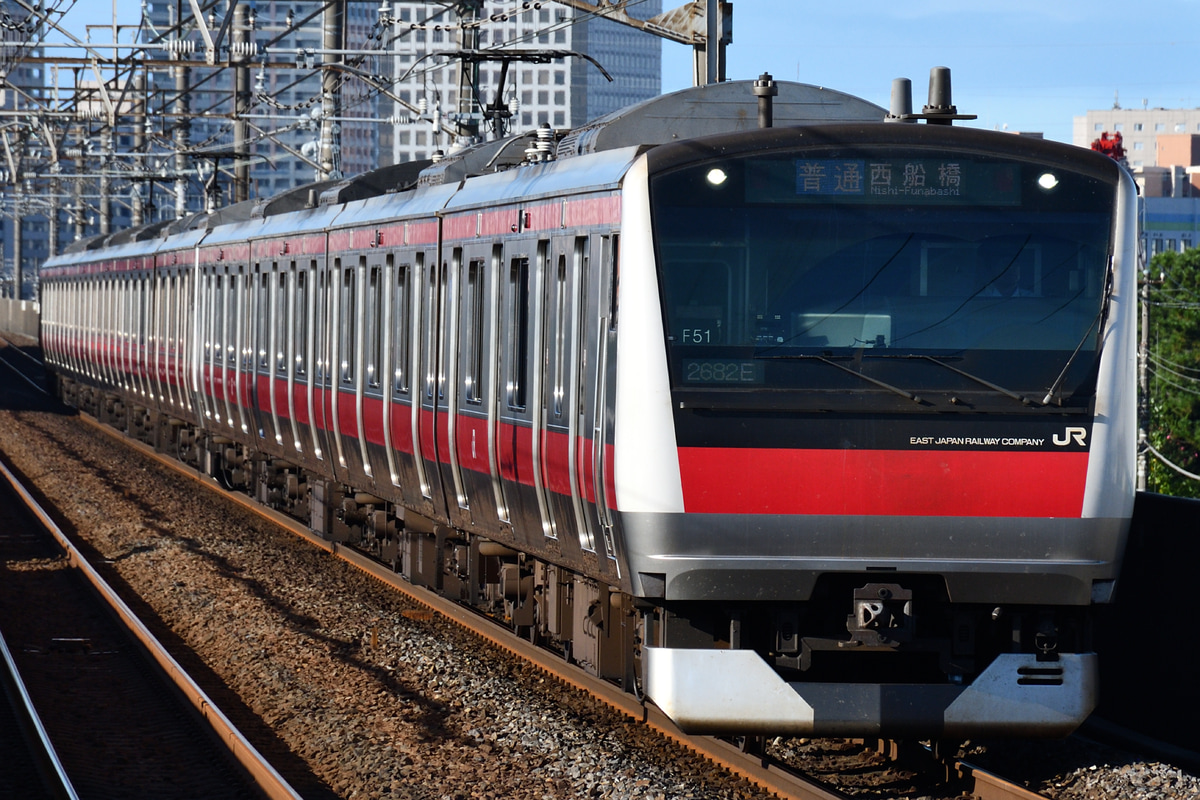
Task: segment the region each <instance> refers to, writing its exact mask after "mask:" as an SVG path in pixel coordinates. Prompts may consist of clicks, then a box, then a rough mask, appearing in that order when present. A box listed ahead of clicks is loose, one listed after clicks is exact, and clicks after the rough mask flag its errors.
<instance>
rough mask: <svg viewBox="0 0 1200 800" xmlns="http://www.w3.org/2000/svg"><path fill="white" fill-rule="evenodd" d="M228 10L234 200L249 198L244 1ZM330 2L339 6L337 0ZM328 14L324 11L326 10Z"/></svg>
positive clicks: (247, 27)
mask: <svg viewBox="0 0 1200 800" xmlns="http://www.w3.org/2000/svg"><path fill="white" fill-rule="evenodd" d="M230 2H231V3H235V4H236V5H235V6H234V8H232V9H230V10H231V11H232V13H233V49H232V53H231V55H230V59H229V60H230V62H231V63H232V64H233V83H234V89H233V197H232V200H233V202H234V203H241V202H243V201H246V200H249V199H250V150H249V147H248V146H247V144H246V139H247V133H248V124H247V122H246V116H245V115H246V114H248V113H249V112H250V67H249V63H250V59H249V48H250V25H249V24H248V18H247V15H246V4H245V3H239V2H238V0H230ZM331 5H335V6H341V5H342V3H341V2H340V0H339V1H338V2H335V3H332V4H331ZM326 13H328V10H327V11H326Z"/></svg>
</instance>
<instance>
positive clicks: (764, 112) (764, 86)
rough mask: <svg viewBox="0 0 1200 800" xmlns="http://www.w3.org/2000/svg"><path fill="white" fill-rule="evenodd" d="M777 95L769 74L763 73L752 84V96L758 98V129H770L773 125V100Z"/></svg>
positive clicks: (776, 88) (773, 80)
mask: <svg viewBox="0 0 1200 800" xmlns="http://www.w3.org/2000/svg"><path fill="white" fill-rule="evenodd" d="M778 94H779V87H778V86H777V85H776V84H775V79H774V78H772V77H771V73H769V72H764V73H763V74H762V75H759V76H758V80H756V81H755V82H754V96H755V97H757V98H758V127H760V128H770V127H772V126H773V125H774V123H775V108H774V102H775V101H774V99H773V98H775V97H776V96H777V95H778Z"/></svg>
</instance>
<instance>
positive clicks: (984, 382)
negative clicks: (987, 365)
mask: <svg viewBox="0 0 1200 800" xmlns="http://www.w3.org/2000/svg"><path fill="white" fill-rule="evenodd" d="M883 358H917V359H921V360H923V361H932V362H933V363H934V364H937V365H938V366H939V367H945V368H946V369H948V370H950V371H951V372H954V373H957V374H958V375H962V376H963V377H964V378H966V379H967V380H972V381H975V382H976V383H978V384H979V385H980V386H986V387H987V388H989V389H991V390H992V391H993V392H998V393H1000V394H1002V395H1004V396H1005V397H1011V398H1012V399H1013V400H1018V401H1020V402H1021V403H1022V404H1023V405H1027V406H1033V405H1045V403H1044V402H1043V403H1039V402H1038V401H1037V400H1034V399H1033V398H1031V397H1026V396H1025V395H1023V394H1017V393H1016V392H1014V391H1012V390H1011V389H1005V388H1004V387H1003V386H1001V385H999V384H996V383H992V382H991V381H989V380H988V379H987V378H981V377H979V376H978V375H972V374H971V373H969V372H967V371H966V370H961V369H959V368H958V367H956V366H954V365H952V364H947V363H946V362H945V361H942V360H940V359H937V358H934V357H933V356H928V355H917V354H916V353H910V354H909V355H904V356H883Z"/></svg>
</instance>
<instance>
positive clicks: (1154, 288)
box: [1145, 248, 1200, 497]
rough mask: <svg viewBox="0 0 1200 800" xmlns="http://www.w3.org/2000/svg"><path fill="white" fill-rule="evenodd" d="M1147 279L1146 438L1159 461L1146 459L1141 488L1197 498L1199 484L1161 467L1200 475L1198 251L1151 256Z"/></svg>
mask: <svg viewBox="0 0 1200 800" xmlns="http://www.w3.org/2000/svg"><path fill="white" fill-rule="evenodd" d="M1149 274H1150V276H1151V284H1150V287H1149V302H1150V309H1149V319H1150V323H1149V347H1148V353H1147V369H1148V376H1149V392H1148V394H1149V396H1148V397H1147V398H1145V401H1146V403H1147V408H1148V412H1149V422H1148V428H1147V437H1148V439H1149V442H1150V444H1151V446H1152V447H1154V449H1155V450H1157V451H1158V453H1160V454H1161V456H1162V458H1161V459H1160V458H1158V457H1157V456H1155V455H1154V454H1153V453H1151V454H1149V459H1148V463H1149V471H1148V474H1147V480H1146V483H1147V488H1149V489H1150V491H1153V492H1159V493H1161V494H1172V495H1179V496H1181V497H1200V481H1198V480H1194V479H1192V478H1189V477H1187V476H1185V475H1182V474H1180V472H1179V471H1178V470H1175V469H1172V468H1171V467H1169V466H1168V465H1167V464H1165V463H1163V459H1165V460H1167V461H1170V462H1171V463H1172V464H1174V465H1175V466H1176V467H1179V468H1180V469H1182V470H1184V471H1186V472H1189V473H1191V474H1193V475H1200V248H1193V249H1191V250H1187V251H1186V252H1183V253H1175V252H1166V253H1160V254H1158V255H1156V256H1155V257H1154V258H1153V259H1152V260H1151V262H1150V270H1149ZM1160 276H1161V280H1158V278H1159V277H1160Z"/></svg>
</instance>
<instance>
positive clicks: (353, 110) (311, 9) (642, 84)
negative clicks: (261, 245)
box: [150, 0, 662, 203]
mask: <svg viewBox="0 0 1200 800" xmlns="http://www.w3.org/2000/svg"><path fill="white" fill-rule="evenodd" d="M475 2H476V3H477V10H476V11H475V12H474V13H472V14H465V15H464V16H460V15H459V11H462V10H463V9H462V8H461V7H462V6H470V5H472V2H471V0H461V2H460V3H458V4H455V3H450V2H437V1H435V0H417V1H416V2H408V1H407V0H394V2H392V3H391V4H390V5H389V4H388V3H387V2H384V3H382V4H381V3H379V2H377V0H370V1H369V2H365V1H363V0H344V26H343V30H344V34H343V37H342V40H341V42H340V43H339V44H340V46H339V47H337V48H335V49H336V50H338V51H339V52H338V53H337V54H336V55H335V56H334V58H335V59H336V60H337V61H339V62H343V63H344V65H345V68H339V69H337V70H336V73H335V74H336V76H337V88H338V96H339V97H340V104H339V109H338V111H337V117H336V121H337V125H336V131H337V133H336V138H335V147H334V151H333V152H334V158H333V166H334V175H335V176H338V175H341V176H347V175H353V174H357V173H360V172H364V171H367V170H370V169H374V168H376V167H379V166H384V165H387V164H391V163H398V162H404V161H414V160H423V159H427V158H430V157H432V156H433V154H434V153H435V151H438V150H441V151H443V152H449V151H450V149H451V147H452V146H454V145H455V144H461V143H463V142H464V141H467V137H466V136H465V135H464V134H465V133H467V132H469V131H470V128H471V127H474V130H475V131H477V132H478V134H479V138H489V137H490V136H493V135H495V132H494V129H493V128H492V127H491V126H490V124H489V122H488V121H487V120H485V119H484V118H483V115H482V114H481V113H480V107H481V106H483V105H487V104H491V103H493V101H494V100H496V93H497V88H498V86H499V83H500V78H501V73H502V72H504V70H503V68H502V60H500V58H499V57H497V58H496V59H495V60H493V59H490V58H488V53H489V52H491V51H495V52H496V53H500V52H504V51H509V52H508V55H507V56H506V58H508V60H509V66H508V70H507V72H506V73H505V81H504V87H503V90H502V96H501V98H500V105H499V106H498V108H500V109H501V110H502V113H503V116H504V119H505V122H506V128H507V131H508V132H509V133H514V132H521V131H524V130H529V129H533V128H536V127H537V126H538V125H539V124H541V123H548V124H550V125H552V126H553V127H555V128H559V129H562V128H569V127H573V126H576V125H579V124H582V123H583V122H586V121H587V120H589V119H592V118H594V117H596V116H599V115H601V114H604V113H607V112H609V111H612V110H614V109H616V108H620V107H622V106H624V105H628V104H630V103H634V102H638V101H640V100H644V99H647V98H650V97H654V96H656V95H657V94H659V91H660V85H661V78H660V76H661V70H662V64H661V40H660V39H659V38H657V37H655V36H653V35H650V34H646V33H642V32H640V31H637V30H635V29H632V28H628V27H625V26H621V25H618V24H616V23H613V22H609V21H607V20H604V19H599V18H596V17H595V16H594V15H591V14H586V13H583V12H577V11H572V10H570V9H568V8H566V7H565V6H555V5H553V4H551V3H549V2H521V1H520V0H475ZM179 5H180V4H179V3H176V2H172V3H155V4H153V6H151V11H150V20H151V22H152V24H153V25H154V26H155V27H156V28H157V29H158V30H160V31H166V30H169V29H170V28H171V26H172V24H173V23H174V17H175V15H176V14H177V13H178V12H177V11H176V9H177V8H178V7H179ZM322 7H323V4H322V3H321V2H318V1H317V0H259V2H258V3H257V4H256V6H255V7H254V8H255V14H254V17H253V19H252V21H250V24H251V25H252V32H251V33H250V36H251V37H252V39H253V40H254V41H255V42H256V43H257V44H258V46H259V50H260V51H261V52H260V54H259V55H257V56H255V57H254V60H253V61H251V62H250V63H249V64H248V65H247V67H246V70H248V71H245V70H244V71H243V73H242V75H243V77H242V80H243V82H244V83H243V86H246V82H247V81H248V84H249V86H250V89H249V97H250V99H249V111H248V112H247V113H245V114H244V115H243V116H244V118H245V119H246V120H247V121H248V122H249V126H250V130H251V133H250V135H249V136H248V139H249V140H250V142H251V151H252V153H253V157H252V158H253V160H252V162H251V165H250V180H251V189H250V196H251V197H258V196H268V195H272V194H276V193H278V192H281V191H284V190H287V189H291V188H294V187H296V186H300V185H302V184H305V183H310V182H312V181H313V180H315V179H317V177H318V163H319V162H320V159H321V142H320V141H319V137H320V116H321V114H322V113H323V111H322V107H323V101H324V100H325V99H326V98H325V97H323V91H324V89H323V85H322V69H321V65H322V62H323V61H325V59H326V58H327V57H328V56H327V55H326V53H325V52H324V51H325V50H327V49H328V48H327V40H326V39H325V37H324V32H323V28H322V23H323V17H322V14H321V11H320V9H321V8H322ZM183 8H184V14H185V16H186V15H190V11H189V10H188V7H187V5H186V4H183ZM661 8H662V3H661V0H648V2H644V3H641V4H638V5H637V6H636V9H637V10H636V13H637V15H638V16H641V17H643V18H649V17H651V16H654V15H656V14H658V13H659V12H660V11H661ZM631 13H633V9H631ZM213 21H214V22H216V24H217V25H219V24H220V19H219V16H218V17H217V18H215V19H214V20H213ZM210 24H211V23H210ZM230 35H232V33H231V34H230ZM189 39H190V40H191V41H192V42H193V43H194V44H195V45H197V46H198V45H199V44H200V37H199V36H198V35H197V34H196V33H194V32H193V33H191V34H190V35H189ZM461 50H472V51H479V52H480V56H479V57H478V59H477V60H475V61H474V63H471V62H468V64H467V69H466V73H465V75H466V78H465V83H464V77H463V75H462V74H461V70H460V60H459V58H458V57H457V56H456V55H454V53H455V51H461ZM514 50H515V51H521V52H520V53H519V54H516V57H514V53H513V52H512V51H514ZM547 50H549V51H558V52H564V51H575V52H579V53H585V54H587V55H589V56H590V57H591V58H592V59H595V60H596V61H598V62H599V63H600V65H601V66H603V67H604V69H605V70H607V71H608V72H609V73H610V74H611V75H612V77H613V78H614V80H613V81H612V82H611V83H610V82H609V81H607V80H606V79H605V77H604V75H603V73H602V72H601V71H600V69H598V68H597V67H596V66H595V65H594V64H592V63H590V62H589V61H588V60H587V59H585V58H582V57H578V56H559V57H555V58H553V59H550V60H549V63H534V62H536V61H547V60H548V59H547V57H546V54H545V51H547ZM281 62H289V63H294V64H295V67H291V66H286V67H285V66H281ZM235 79H236V71H235V70H233V69H225V70H221V71H218V72H215V73H214V72H212V71H210V70H205V69H201V68H194V69H192V70H191V75H190V76H189V92H188V96H187V104H188V106H189V108H190V113H191V115H192V118H191V124H190V131H189V139H190V149H191V150H192V152H193V153H194V155H195V158H196V159H197V163H198V164H199V165H200V166H201V167H202V168H203V169H205V170H206V174H211V169H212V165H213V164H215V165H216V166H218V167H220V168H222V169H224V170H228V169H229V168H230V166H231V163H232V161H231V159H232V153H231V146H232V145H231V142H232V135H233V134H232V130H233V122H232V120H231V119H230V115H231V114H232V113H233V109H234V107H235V106H234V104H235V99H234V82H235ZM152 81H153V84H154V91H153V92H152V96H153V97H155V98H157V101H155V102H157V104H158V108H159V109H160V110H161V111H162V112H163V115H164V116H167V115H170V114H173V113H176V108H177V97H178V92H176V91H175V81H176V76H175V74H174V72H170V71H167V70H160V71H158V72H156V73H155V74H154V76H153V79H152ZM464 85H465V86H466V87H467V89H466V90H465V94H466V98H465V100H466V102H462V99H461V98H460V95H461V94H464V91H463V90H460V86H464ZM326 108H327V106H326ZM509 114H511V115H512V116H511V117H509V116H508V115H509ZM204 154H208V156H207V162H208V163H206V156H205V155H204ZM222 180H225V181H227V178H222ZM228 199H229V196H228V193H226V195H225V197H223V198H222V202H228ZM192 202H193V203H194V202H195V198H193V199H192Z"/></svg>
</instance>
